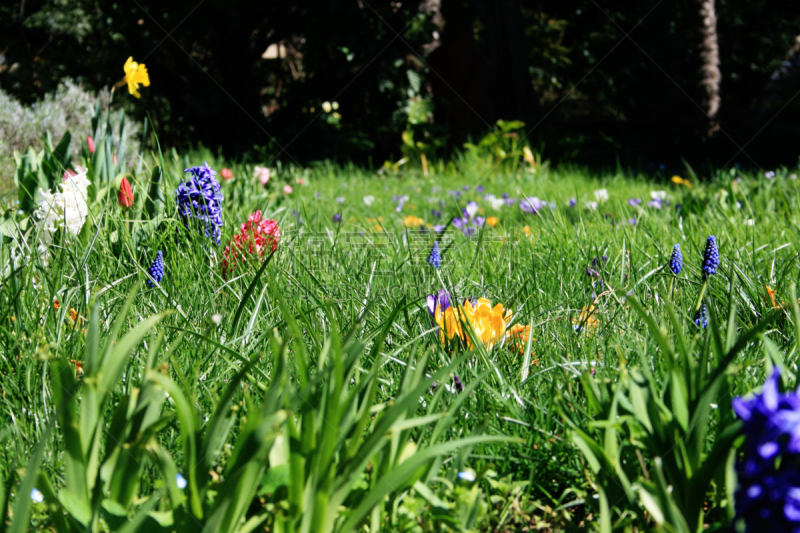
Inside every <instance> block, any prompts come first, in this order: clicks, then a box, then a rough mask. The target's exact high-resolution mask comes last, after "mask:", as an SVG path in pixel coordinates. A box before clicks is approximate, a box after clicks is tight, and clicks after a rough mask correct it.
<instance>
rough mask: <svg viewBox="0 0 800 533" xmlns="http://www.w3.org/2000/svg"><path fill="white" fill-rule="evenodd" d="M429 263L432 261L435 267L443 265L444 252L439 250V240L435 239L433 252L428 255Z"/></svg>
mask: <svg viewBox="0 0 800 533" xmlns="http://www.w3.org/2000/svg"><path fill="white" fill-rule="evenodd" d="M428 263H430V265H431V266H432V267H433V268H439V267H441V266H442V254H441V253H440V252H439V242H438V241H433V248H431V253H430V255H429V256H428Z"/></svg>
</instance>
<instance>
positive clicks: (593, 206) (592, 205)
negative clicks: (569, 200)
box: [586, 202, 597, 211]
mask: <svg viewBox="0 0 800 533" xmlns="http://www.w3.org/2000/svg"><path fill="white" fill-rule="evenodd" d="M586 209H588V210H589V211H597V202H586Z"/></svg>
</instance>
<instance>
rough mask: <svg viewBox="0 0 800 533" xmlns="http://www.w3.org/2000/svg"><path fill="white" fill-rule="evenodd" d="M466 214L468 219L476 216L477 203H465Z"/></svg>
mask: <svg viewBox="0 0 800 533" xmlns="http://www.w3.org/2000/svg"><path fill="white" fill-rule="evenodd" d="M466 210H467V214H468V215H469V218H475V215H477V214H478V203H477V202H468V203H467V207H466Z"/></svg>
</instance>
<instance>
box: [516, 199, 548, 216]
mask: <svg viewBox="0 0 800 533" xmlns="http://www.w3.org/2000/svg"><path fill="white" fill-rule="evenodd" d="M519 207H520V209H522V212H523V213H528V214H530V215H535V214H537V213H538V212H539V211H540V210H541V209H542V208H544V207H547V202H545V201H543V200H539V199H538V198H536V197H535V196H534V197H533V198H524V199H523V200H522V201H521V202H520V203H519Z"/></svg>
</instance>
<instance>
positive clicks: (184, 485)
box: [175, 474, 186, 490]
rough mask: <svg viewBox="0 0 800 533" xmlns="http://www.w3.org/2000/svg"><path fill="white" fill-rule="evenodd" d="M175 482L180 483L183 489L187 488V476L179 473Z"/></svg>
mask: <svg viewBox="0 0 800 533" xmlns="http://www.w3.org/2000/svg"><path fill="white" fill-rule="evenodd" d="M175 484H176V485H178V488H179V489H181V490H183V489H185V488H186V478H184V477H183V476H182V475H180V474H178V475H176V476H175Z"/></svg>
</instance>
